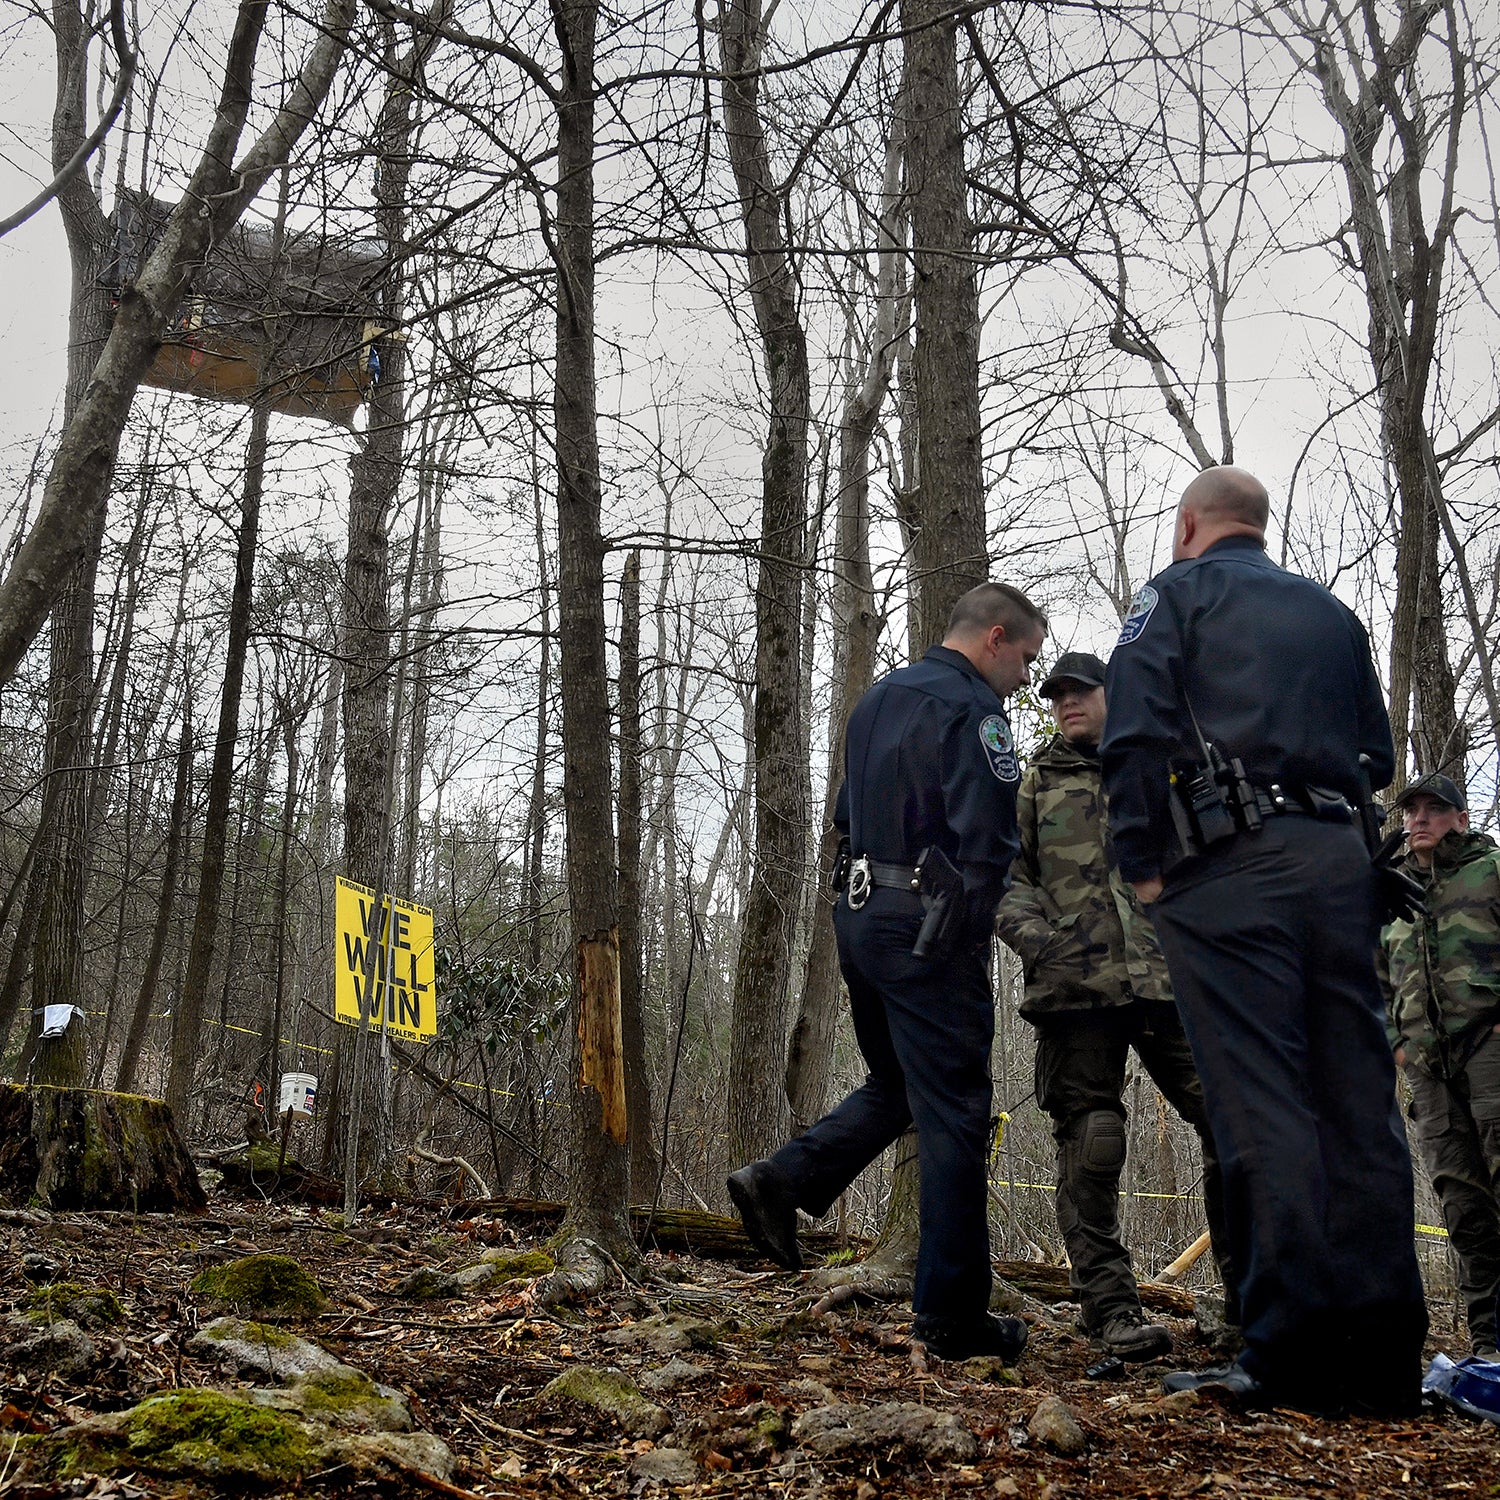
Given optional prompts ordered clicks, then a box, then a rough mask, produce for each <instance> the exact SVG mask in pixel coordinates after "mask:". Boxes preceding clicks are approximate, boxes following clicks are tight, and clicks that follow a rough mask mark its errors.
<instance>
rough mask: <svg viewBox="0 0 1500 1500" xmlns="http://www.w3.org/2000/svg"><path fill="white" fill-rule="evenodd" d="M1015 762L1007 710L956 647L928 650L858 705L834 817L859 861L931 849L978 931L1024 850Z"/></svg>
mask: <svg viewBox="0 0 1500 1500" xmlns="http://www.w3.org/2000/svg"><path fill="white" fill-rule="evenodd" d="M1020 779H1021V768H1020V763H1019V762H1018V761H1017V759H1016V752H1015V744H1014V741H1013V739H1012V737H1011V731H1010V724H1009V722H1008V721H1007V719H1006V717H1005V710H1004V708H1003V707H1002V706H1001V703H1000V700H999V699H998V698H997V697H996V696H995V694H994V691H993V689H992V688H991V687H990V686H989V684H988V683H987V682H985V680H984V678H983V677H981V676H980V675H979V672H978V670H977V669H976V668H975V666H974V665H973V663H972V662H970V661H969V659H968V658H967V657H966V656H964V655H963V654H962V653H961V652H958V651H952V650H949V649H948V648H947V647H946V646H933V647H931V648H930V649H929V650H928V652H927V654H926V655H925V656H924V657H923V658H922V660H921V661H919V662H913V663H912V664H911V665H910V666H908V667H898V668H897V669H896V670H895V671H894V672H890V673H888V674H887V675H886V676H884V677H882V678H881V679H880V681H879V682H877V683H876V684H875V686H874V687H872V688H871V689H870V691H869V692H867V693H866V694H865V695H864V697H863V698H861V699H860V700H859V702H858V703H857V704H855V706H854V712H853V713H851V714H850V715H849V728H848V732H847V733H846V735H845V737H844V785H843V786H842V787H841V788H840V790H839V796H838V805H837V808H836V810H835V813H834V822H835V823H836V824H837V825H838V827H839V830H840V831H841V832H842V833H845V834H847V835H848V837H849V843H850V847H851V848H852V849H853V851H854V854H855V855H856V856H859V855H868V856H869V857H870V858H871V859H875V860H881V861H884V862H887V863H890V864H908V865H909V864H913V863H914V862H915V861H916V858H917V856H918V855H919V854H920V853H921V852H922V851H923V850H924V849H925V848H927V847H929V846H930V845H934V844H935V845H936V846H937V847H938V848H939V849H941V850H942V851H943V853H944V854H946V855H947V856H948V858H949V859H951V860H952V861H953V863H954V864H955V865H956V866H957V867H958V868H959V869H960V870H961V871H963V876H964V887H965V891H966V898H967V899H966V905H967V908H968V912H969V917H970V920H971V921H973V922H975V923H978V924H984V923H987V922H989V921H991V920H992V919H993V915H994V908H995V906H996V905H997V904H998V902H999V900H1000V897H1001V896H1002V895H1003V894H1004V891H1005V882H1006V876H1007V874H1008V872H1009V870H1010V862H1011V860H1012V859H1014V858H1015V856H1016V853H1017V851H1018V850H1019V849H1020V847H1021V839H1020V834H1019V833H1018V832H1017V828H1016V788H1017V785H1018V784H1019V782H1020Z"/></svg>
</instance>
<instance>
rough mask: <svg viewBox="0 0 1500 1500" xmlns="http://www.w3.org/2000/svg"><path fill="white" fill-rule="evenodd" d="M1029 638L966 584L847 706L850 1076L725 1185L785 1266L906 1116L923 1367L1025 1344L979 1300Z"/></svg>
mask: <svg viewBox="0 0 1500 1500" xmlns="http://www.w3.org/2000/svg"><path fill="white" fill-rule="evenodd" d="M1046 630H1047V621H1046V617H1045V616H1044V615H1043V614H1042V612H1041V611H1040V610H1038V609H1037V608H1036V606H1035V605H1034V604H1032V603H1031V601H1030V600H1029V599H1027V598H1026V596H1025V595H1024V594H1022V593H1020V592H1018V591H1017V590H1016V589H1013V588H1010V587H1008V586H1007V585H1005V584H1002V583H982V584H980V585H979V586H978V587H977V588H973V589H970V590H969V592H968V593H966V594H965V595H963V597H962V598H961V599H959V601H958V603H957V604H956V605H954V608H953V613H952V616H951V617H950V619H949V622H948V631H947V634H946V636H945V637H944V639H943V644H942V645H941V646H934V647H932V648H931V649H930V650H929V651H928V652H927V654H926V656H924V657H923V658H922V660H921V661H919V662H914V663H913V664H912V665H910V666H906V667H899V668H897V669H896V670H895V671H894V672H891V673H889V674H888V675H887V676H885V677H883V678H882V679H881V680H880V681H879V682H877V683H876V684H875V686H874V687H872V688H871V689H870V691H869V692H868V693H866V694H865V695H864V697H863V698H861V699H860V701H859V702H858V703H857V704H856V705H855V708H854V711H853V713H852V714H850V716H849V727H848V731H847V733H846V735H845V740H844V785H843V787H842V789H841V790H840V793H839V798H838V807H837V811H836V814H835V821H836V822H837V824H838V827H839V829H840V831H841V832H842V833H843V834H844V835H845V836H846V837H847V839H848V841H849V847H850V851H851V853H852V855H853V856H854V859H853V865H852V869H851V872H850V875H849V882H848V886H847V888H846V889H845V891H844V893H843V895H842V897H841V898H840V900H839V902H838V904H837V906H836V907H835V909H834V928H835V932H836V935H837V938H838V950H839V965H840V967H841V968H842V970H843V974H844V980H845V983H846V984H847V985H848V988H849V1002H850V1009H851V1012H852V1017H853V1021H854V1034H855V1038H856V1040H857V1041H858V1043H859V1049H860V1052H861V1054H862V1055H863V1057H864V1060H865V1064H866V1066H867V1067H868V1068H869V1076H868V1077H867V1078H866V1079H865V1082H864V1083H863V1084H862V1085H861V1086H860V1087H859V1088H857V1089H856V1090H855V1091H854V1092H853V1093H852V1094H850V1095H849V1097H848V1098H847V1099H845V1100H844V1102H843V1103H842V1104H840V1105H838V1107H837V1108H835V1109H834V1110H833V1111H832V1112H831V1113H830V1114H827V1115H825V1116H824V1117H823V1118H822V1119H821V1120H819V1121H818V1122H817V1123H816V1124H814V1125H813V1126H811V1127H810V1128H809V1129H808V1130H807V1131H805V1132H804V1133H803V1134H802V1135H800V1136H798V1137H797V1138H796V1139H795V1140H792V1141H790V1142H788V1143H787V1144H786V1145H785V1146H783V1147H782V1148H781V1149H780V1150H779V1151H777V1152H776V1154H775V1155H774V1156H772V1157H770V1158H769V1159H767V1160H765V1161H759V1162H752V1163H750V1165H749V1166H746V1167H742V1168H741V1169H740V1170H739V1171H737V1172H735V1173H734V1174H733V1175H732V1176H731V1177H730V1179H729V1184H728V1186H729V1194H730V1197H731V1198H732V1200H733V1202H734V1205H735V1207H736V1209H737V1210H738V1211H739V1214H740V1217H741V1219H742V1220H743V1221H744V1225H745V1231H746V1233H747V1234H748V1235H749V1237H750V1239H751V1240H752V1241H753V1242H754V1243H755V1244H756V1245H758V1246H759V1247H760V1248H761V1249H762V1250H763V1251H765V1253H766V1254H767V1255H769V1256H770V1257H771V1258H772V1259H773V1260H775V1261H776V1262H777V1263H778V1264H780V1265H783V1266H786V1267H788V1268H790V1269H795V1268H796V1267H798V1266H800V1264H801V1255H800V1252H799V1250H798V1247H797V1226H796V1211H797V1209H799V1208H801V1209H805V1210H806V1211H807V1212H808V1213H810V1214H813V1215H814V1216H818V1215H822V1214H825V1213H827V1212H828V1210H829V1208H830V1207H831V1206H832V1204H833V1202H834V1200H835V1199H836V1198H837V1197H838V1196H839V1194H840V1193H842V1192H843V1191H844V1189H845V1188H846V1187H848V1185H849V1184H850V1183H851V1182H852V1181H853V1180H854V1178H855V1177H856V1176H858V1175H859V1173H860V1172H861V1171H862V1170H863V1169H864V1168H865V1167H866V1166H867V1165H868V1164H869V1163H870V1162H872V1161H873V1160H874V1159H875V1158H876V1157H877V1156H879V1155H880V1153H881V1152H882V1151H884V1150H885V1148H886V1147H887V1146H889V1145H890V1144H891V1143H892V1142H893V1141H894V1140H895V1139H896V1138H897V1137H898V1136H899V1135H900V1134H901V1133H902V1131H904V1130H905V1129H906V1128H907V1127H908V1126H910V1125H912V1124H915V1126H916V1131H917V1160H918V1165H919V1169H920V1174H921V1197H920V1207H919V1218H920V1245H919V1249H918V1253H917V1266H916V1276H915V1282H914V1286H913V1291H912V1309H913V1311H914V1313H915V1314H916V1319H915V1324H914V1327H913V1336H914V1337H915V1338H916V1339H918V1340H919V1341H920V1342H922V1343H923V1344H925V1345H926V1347H927V1349H928V1351H929V1352H930V1353H932V1354H935V1355H937V1356H938V1357H939V1358H947V1359H964V1358H968V1357H970V1356H972V1355H979V1354H994V1355H999V1356H1000V1357H1001V1358H1003V1359H1007V1360H1014V1359H1015V1358H1016V1356H1017V1355H1018V1354H1019V1353H1020V1351H1021V1348H1022V1346H1023V1345H1024V1343H1025V1341H1026V1325H1025V1324H1024V1323H1022V1322H1021V1321H1020V1319H1018V1318H997V1317H995V1316H993V1315H992V1314H990V1313H989V1312H988V1311H987V1308H988V1305H989V1296H990V1252H989V1229H988V1221H987V1212H986V1207H987V1203H986V1200H987V1181H986V1175H985V1148H986V1145H987V1142H988V1139H989V1129H990V1076H989V1055H990V1042H991V1039H992V1037H993V1035H994V1019H995V1018H994V1000H993V996H992V994H991V991H990V971H989V959H990V938H991V931H992V927H993V923H994V913H995V906H996V903H997V902H998V901H999V900H1000V896H1001V894H1002V892H1003V891H1004V889H1005V881H1006V875H1007V872H1008V870H1009V868H1010V862H1011V859H1012V858H1013V857H1014V855H1015V852H1016V846H1017V839H1016V787H1017V785H1018V783H1019V782H1020V779H1021V770H1020V765H1019V763H1018V762H1017V760H1016V753H1015V746H1014V742H1013V740H1012V737H1011V731H1010V725H1009V723H1008V722H1007V720H1006V717H1005V710H1004V708H1003V707H1002V700H1003V699H1004V698H1006V697H1007V696H1008V695H1009V694H1010V693H1011V692H1013V691H1014V690H1015V689H1016V688H1017V687H1020V686H1021V685H1022V684H1023V683H1025V682H1027V681H1028V680H1029V677H1028V672H1029V668H1030V666H1031V663H1032V662H1033V661H1034V660H1035V659H1036V657H1037V654H1038V653H1039V652H1040V650H1041V648H1042V640H1043V637H1044V636H1045V634H1046Z"/></svg>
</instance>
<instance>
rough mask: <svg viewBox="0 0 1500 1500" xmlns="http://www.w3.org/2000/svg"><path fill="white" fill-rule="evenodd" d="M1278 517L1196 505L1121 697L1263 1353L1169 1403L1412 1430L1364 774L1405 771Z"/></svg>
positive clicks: (1131, 850) (1240, 480)
mask: <svg viewBox="0 0 1500 1500" xmlns="http://www.w3.org/2000/svg"><path fill="white" fill-rule="evenodd" d="M1269 513H1270V505H1269V499H1268V497H1267V495H1266V491H1265V489H1264V488H1263V487H1262V486H1261V484H1260V483H1259V482H1258V481H1257V480H1256V479H1255V478H1254V477H1253V476H1252V475H1250V474H1247V473H1246V472H1245V471H1244V470H1242V469H1237V468H1232V467H1227V466H1226V467H1221V468H1213V469H1208V470H1205V471H1204V472H1203V473H1202V474H1200V475H1199V476H1198V477H1197V478H1196V479H1195V480H1194V481H1193V482H1192V483H1191V484H1190V485H1189V486H1188V487H1187V490H1186V491H1185V492H1184V494H1183V497H1182V502H1181V504H1180V506H1179V507H1178V511H1177V519H1176V533H1175V537H1174V543H1173V549H1172V556H1173V559H1174V560H1173V564H1172V566H1171V567H1169V568H1168V569H1166V571H1165V572H1163V573H1160V574H1158V575H1157V576H1156V577H1155V578H1153V579H1152V580H1151V582H1150V583H1149V584H1147V585H1146V586H1145V587H1144V588H1143V589H1141V590H1140V592H1139V593H1138V594H1137V595H1136V597H1135V599H1134V601H1133V602H1132V604H1131V607H1130V611H1129V613H1128V615H1127V617H1126V620H1125V624H1124V628H1123V630H1122V631H1121V634H1120V640H1119V644H1118V645H1117V647H1116V649H1115V652H1114V656H1113V658H1112V659H1111V662H1110V667H1109V673H1108V679H1107V687H1108V692H1109V713H1108V718H1107V722H1106V725H1105V732H1104V739H1103V742H1102V746H1101V750H1102V755H1103V762H1104V781H1105V787H1106V791H1107V793H1108V796H1109V811H1110V829H1111V833H1112V836H1113V839H1114V847H1115V853H1116V857H1117V859H1118V862H1119V866H1120V870H1121V872H1122V873H1123V874H1124V876H1125V877H1126V878H1127V879H1128V880H1130V881H1131V882H1132V883H1133V884H1134V886H1135V889H1136V893H1137V895H1138V896H1139V897H1140V899H1141V900H1142V901H1144V902H1147V903H1149V904H1150V905H1151V909H1152V915H1153V919H1154V921H1155V924H1156V930H1157V934H1158V936H1159V937H1160V939H1161V944H1162V948H1163V949H1164V951H1165V952H1166V955H1167V964H1168V967H1169V969H1170V971H1171V976H1172V987H1173V990H1174V991H1175V993H1176V997H1177V1004H1178V1008H1179V1010H1180V1011H1181V1014H1182V1019H1183V1024H1184V1027H1185V1029H1186V1031H1187V1034H1188V1040H1189V1042H1190V1043H1191V1045H1192V1050H1193V1056H1194V1059H1195V1060H1196V1062H1197V1064H1198V1072H1199V1075H1200V1077H1201V1078H1202V1080H1203V1087H1204V1093H1205V1096H1206V1098H1207V1103H1208V1110H1209V1119H1210V1122H1211V1125H1212V1128H1213V1136H1214V1141H1215V1143H1216V1145H1217V1147H1218V1153H1219V1159H1220V1161H1221V1162H1222V1163H1223V1167H1224V1176H1225V1193H1226V1198H1227V1213H1228V1220H1229V1236H1230V1246H1231V1258H1232V1261H1233V1264H1234V1266H1235V1268H1236V1272H1237V1275H1238V1277H1239V1288H1240V1298H1241V1304H1242V1315H1243V1325H1244V1337H1245V1350H1244V1352H1243V1353H1242V1354H1241V1355H1240V1357H1239V1359H1238V1360H1237V1361H1236V1362H1235V1363H1234V1364H1232V1365H1229V1366H1226V1367H1222V1368H1220V1369H1217V1370H1210V1371H1206V1372H1201V1373H1194V1372H1190V1371H1180V1372H1177V1373H1176V1374H1174V1375H1170V1376H1168V1377H1167V1380H1166V1381H1165V1382H1164V1383H1165V1384H1166V1386H1167V1388H1168V1389H1169V1390H1192V1389H1202V1390H1205V1391H1208V1392H1212V1393H1215V1394H1218V1395H1220V1396H1224V1397H1227V1398H1229V1399H1231V1400H1234V1401H1236V1402H1238V1403H1240V1404H1242V1405H1245V1406H1250V1405H1257V1404H1267V1403H1275V1402H1283V1403H1286V1404H1290V1405H1297V1406H1303V1407H1306V1408H1308V1409H1318V1410H1325V1411H1326V1410H1329V1409H1344V1408H1353V1409H1356V1410H1362V1411H1368V1412H1371V1413H1375V1414H1382V1415H1393V1414H1404V1413H1409V1412H1412V1411H1415V1410H1416V1409H1417V1408H1418V1405H1419V1401H1420V1390H1419V1379H1420V1352H1421V1346H1422V1339H1423V1335H1424V1334H1425V1332H1426V1327H1427V1316H1426V1310H1425V1308H1424V1306H1423V1302H1422V1284H1421V1280H1420V1277H1419V1274H1418V1271H1417V1263H1416V1253H1415V1249H1414V1245H1413V1234H1412V1225H1413V1203H1412V1179H1411V1167H1410V1159H1409V1157H1408V1154H1407V1147H1406V1140H1405V1135H1404V1132H1403V1130H1402V1126H1401V1119H1400V1114H1399V1111H1398V1109H1397V1107H1396V1096H1395V1087H1394V1084H1395V1075H1394V1068H1393V1066H1392V1063H1391V1053H1390V1048H1389V1046H1388V1045H1387V1041H1386V1036H1385V1028H1384V1025H1383V1007H1382V1004H1381V996H1380V990H1379V986H1378V984H1377V981H1376V977H1375V966H1374V951H1375V938H1376V927H1377V914H1376V906H1375V891H1374V874H1373V870H1372V867H1371V863H1370V859H1369V855H1368V853H1367V851H1366V849H1365V847H1364V843H1363V840H1362V839H1361V837H1360V834H1359V832H1358V831H1357V829H1356V828H1355V826H1354V824H1353V819H1352V812H1351V806H1352V805H1353V804H1356V803H1357V802H1358V799H1359V796H1360V783H1359V770H1358V760H1359V756H1360V754H1361V753H1364V754H1366V755H1368V756H1369V757H1370V760H1371V768H1372V779H1373V781H1374V783H1375V785H1376V786H1377V787H1379V786H1384V785H1386V784H1387V783H1388V782H1389V781H1390V778H1391V774H1392V770H1393V767H1394V760H1395V757H1394V752H1393V749H1392V744H1391V732H1390V724H1389V721H1388V719H1387V717H1386V712H1385V706H1384V703H1383V702H1382V700H1381V695H1380V687H1379V683H1378V681H1377V679H1376V675H1375V670H1374V666H1373V664H1372V663H1371V660H1370V647H1369V640H1368V638H1367V636H1366V634H1365V631H1364V629H1363V627H1362V626H1361V625H1360V624H1359V622H1358V621H1357V620H1356V619H1355V618H1354V616H1353V615H1352V614H1351V613H1350V612H1349V611H1348V610H1347V609H1346V608H1345V607H1344V606H1343V605H1342V604H1340V603H1339V602H1338V600H1336V599H1335V598H1334V597H1333V596H1332V595H1331V594H1329V593H1328V592H1327V591H1326V590H1324V589H1322V588H1320V587H1318V586H1317V585H1316V584H1314V583H1311V582H1309V581H1308V580H1307V579H1305V578H1301V577H1298V576H1297V575H1296V574H1293V573H1289V572H1286V571H1284V570H1283V569H1282V568H1280V567H1278V566H1277V565H1276V564H1275V563H1273V562H1272V561H1271V560H1270V559H1269V558H1268V557H1267V556H1266V553H1265V529H1266V524H1267V521H1268V518H1269ZM1220 752H1222V754H1220ZM1226 761H1227V762H1231V763H1230V764H1224V762H1226ZM1215 766H1218V767H1219V769H1218V770H1217V771H1215V770H1214V767H1215ZM1174 777H1175V791H1174V783H1173V778H1174ZM1178 794H1180V796H1179V797H1178V804H1177V807H1176V809H1175V812H1174V808H1173V806H1172V805H1171V804H1170V802H1169V799H1170V798H1172V797H1173V796H1174V795H1178Z"/></svg>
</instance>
